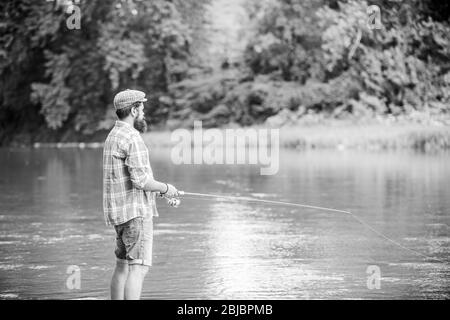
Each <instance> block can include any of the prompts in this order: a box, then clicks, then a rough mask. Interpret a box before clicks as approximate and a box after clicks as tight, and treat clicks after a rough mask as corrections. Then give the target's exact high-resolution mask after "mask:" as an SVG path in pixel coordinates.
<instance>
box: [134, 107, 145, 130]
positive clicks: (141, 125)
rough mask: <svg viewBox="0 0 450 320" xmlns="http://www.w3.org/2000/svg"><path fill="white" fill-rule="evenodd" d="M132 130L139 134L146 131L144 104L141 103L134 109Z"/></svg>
mask: <svg viewBox="0 0 450 320" xmlns="http://www.w3.org/2000/svg"><path fill="white" fill-rule="evenodd" d="M134 110H135V117H134V123H133V125H134V128H135V129H136V130H137V131H139V132H140V133H145V132H146V131H147V122H146V121H145V114H144V104H143V103H141V104H140V105H139V107H137V108H135V109H134Z"/></svg>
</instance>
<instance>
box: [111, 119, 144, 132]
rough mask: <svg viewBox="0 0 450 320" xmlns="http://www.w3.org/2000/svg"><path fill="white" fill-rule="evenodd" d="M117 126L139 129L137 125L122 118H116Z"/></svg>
mask: <svg viewBox="0 0 450 320" xmlns="http://www.w3.org/2000/svg"><path fill="white" fill-rule="evenodd" d="M116 126H118V127H127V128H128V129H133V130H135V131H137V130H136V128H135V127H133V126H132V125H130V124H129V123H128V122H125V121H122V120H116ZM137 132H139V131H137Z"/></svg>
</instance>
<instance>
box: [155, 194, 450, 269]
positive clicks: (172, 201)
mask: <svg viewBox="0 0 450 320" xmlns="http://www.w3.org/2000/svg"><path fill="white" fill-rule="evenodd" d="M160 196H161V197H163V198H165V199H166V200H167V203H168V204H169V205H170V206H172V207H175V208H178V206H179V205H180V203H181V201H180V199H178V198H177V197H166V196H164V195H160ZM177 196H193V197H200V198H210V199H211V198H214V199H228V200H235V201H246V202H259V203H269V204H275V205H283V206H291V207H298V208H307V209H314V210H321V211H328V212H335V213H343V214H346V215H348V216H350V217H352V218H353V219H355V220H356V221H357V222H359V223H360V224H361V225H363V226H365V227H366V228H368V229H369V230H371V231H372V232H373V233H375V234H376V235H378V236H379V237H381V238H383V239H384V240H386V241H388V242H390V243H392V244H394V245H396V246H397V247H399V248H401V249H403V250H406V251H408V252H410V253H413V254H415V255H417V256H420V257H422V258H426V259H431V260H435V261H438V262H441V263H443V264H448V262H447V261H444V260H441V259H438V258H433V257H430V256H427V255H425V254H423V253H421V252H419V251H416V250H413V249H411V248H408V247H405V246H404V245H402V244H401V243H399V242H397V241H395V240H393V239H391V238H389V237H388V236H386V235H384V234H383V233H381V232H380V231H378V230H376V229H375V228H373V227H372V226H371V225H370V224H368V223H367V222H365V221H364V220H362V219H361V218H359V217H358V216H356V215H355V214H353V213H351V212H350V211H346V210H338V209H332V208H326V207H319V206H312V205H306V204H299V203H292V202H285V201H276V200H264V199H256V198H252V197H242V196H227V195H217V194H205V193H198V192H187V191H178V193H177Z"/></svg>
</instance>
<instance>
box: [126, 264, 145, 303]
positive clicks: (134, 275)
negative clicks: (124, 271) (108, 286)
mask: <svg viewBox="0 0 450 320" xmlns="http://www.w3.org/2000/svg"><path fill="white" fill-rule="evenodd" d="M148 269H149V267H148V266H145V265H142V264H130V265H129V272H128V279H127V282H126V284H125V300H139V299H140V298H141V292H142V284H143V282H144V279H145V275H146V274H147V272H148Z"/></svg>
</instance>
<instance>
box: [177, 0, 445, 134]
mask: <svg viewBox="0 0 450 320" xmlns="http://www.w3.org/2000/svg"><path fill="white" fill-rule="evenodd" d="M369 5H376V6H378V8H380V11H379V15H378V16H376V15H375V14H368V13H367V8H368V6H369ZM248 10H249V14H250V15H251V16H252V17H253V18H254V20H255V21H256V23H255V25H254V26H253V30H252V32H253V33H254V35H253V36H252V37H251V41H250V42H249V43H248V46H247V49H246V51H245V53H244V56H243V60H242V62H241V66H242V68H241V70H240V72H238V73H237V74H230V73H223V75H222V76H217V75H214V76H211V77H210V79H207V78H206V79H205V78H204V79H201V80H186V81H183V82H182V83H178V84H175V89H176V90H174V95H175V98H176V99H175V100H174V102H175V105H176V104H177V102H180V103H179V104H180V106H179V109H180V111H179V113H178V114H175V116H176V117H175V119H174V120H171V122H170V125H171V126H172V127H176V126H179V125H186V124H189V123H192V121H193V120H194V119H196V118H199V117H200V118H203V119H204V121H205V122H206V124H207V125H211V126H214V125H216V124H222V123H229V122H236V123H238V124H240V125H249V124H255V123H266V124H269V125H276V126H278V125H283V124H285V123H291V124H295V123H296V121H297V120H298V121H299V122H300V123H301V120H302V119H303V118H307V117H314V115H318V116H320V117H323V116H329V117H332V118H337V119H352V120H353V119H360V118H374V117H377V116H378V117H383V116H391V117H398V116H403V117H408V116H409V115H411V117H410V119H411V120H413V119H415V120H417V119H421V118H427V119H428V118H430V117H433V116H436V117H439V118H442V119H445V121H447V123H449V124H450V122H448V118H449V117H448V116H449V115H450V4H449V3H448V2H443V1H438V0H405V1H391V0H371V1H368V2H366V1H359V0H358V1H352V0H349V1H333V0H278V1H255V2H253V3H252V4H251V5H248ZM378 18H380V23H379V22H378V21H376V19H378ZM376 23H378V24H379V29H375V28H373V29H372V28H370V27H369V25H370V26H372V25H373V24H376ZM356 44H357V45H356ZM184 93H187V94H184ZM186 109H191V111H193V112H186ZM422 115H426V117H425V116H423V117H422Z"/></svg>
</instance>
